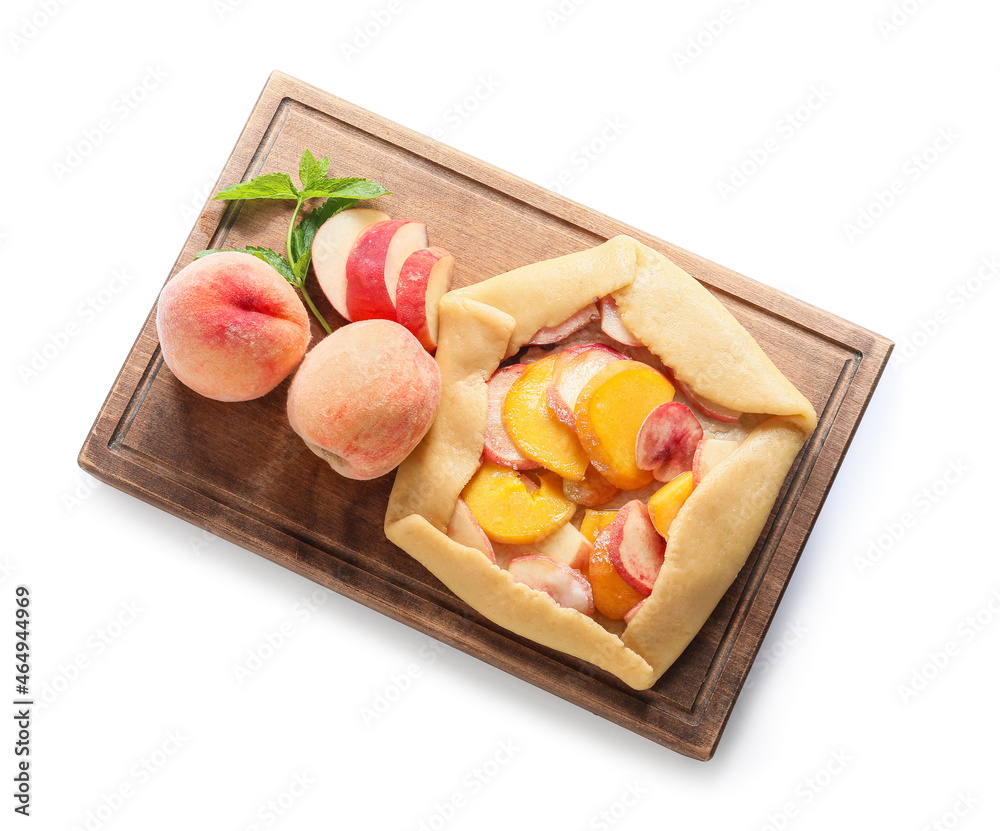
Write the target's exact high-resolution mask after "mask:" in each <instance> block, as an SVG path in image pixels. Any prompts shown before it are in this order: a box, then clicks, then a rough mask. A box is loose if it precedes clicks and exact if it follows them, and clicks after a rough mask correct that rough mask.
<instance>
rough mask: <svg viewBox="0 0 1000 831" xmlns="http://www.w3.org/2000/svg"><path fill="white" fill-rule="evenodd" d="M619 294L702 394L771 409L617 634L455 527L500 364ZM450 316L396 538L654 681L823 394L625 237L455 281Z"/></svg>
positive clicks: (550, 641) (545, 641)
mask: <svg viewBox="0 0 1000 831" xmlns="http://www.w3.org/2000/svg"><path fill="white" fill-rule="evenodd" d="M607 294H613V295H614V296H615V298H616V300H617V302H618V307H619V313H620V314H621V317H622V320H623V321H624V323H625V325H626V326H627V327H628V328H629V329H630V331H632V333H633V334H635V335H636V336H637V337H638V338H639V339H640V340H642V341H643V343H644V344H645V345H646V346H647V347H648V348H649V349H650V351H651V352H653V353H654V354H656V355H657V356H658V357H659V358H660V360H662V361H663V363H664V364H665V365H667V366H670V367H671V369H672V370H673V371H674V373H675V375H676V376H677V377H678V378H680V379H681V380H683V381H684V382H685V383H687V384H688V385H689V386H690V387H691V388H692V389H693V390H694V391H695V392H696V393H698V394H699V395H702V396H704V397H705V398H707V399H709V400H711V401H714V402H716V403H718V404H722V405H724V406H726V407H730V408H731V409H735V410H739V411H740V412H746V413H758V414H763V415H766V416H769V417H767V418H764V419H763V420H762V421H761V422H760V423H759V424H757V426H755V427H754V428H753V429H752V430H751V431H750V434H749V435H748V437H747V439H746V440H744V442H743V443H741V445H740V446H739V447H738V448H737V449H736V450H735V451H734V452H733V454H732V455H731V456H730V457H729V458H728V459H726V460H725V461H724V462H722V463H720V464H719V465H718V466H717V467H716V468H714V469H713V470H712V471H710V473H709V474H708V475H707V476H706V477H705V478H704V480H703V481H702V482H701V483H700V484H699V485H698V487H697V488H696V489H695V491H694V493H693V494H692V496H691V497H690V498H689V499H688V500H687V502H686V503H685V505H684V506H683V508H682V509H681V512H680V513H679V514H678V516H677V518H676V519H675V521H674V524H673V525H672V526H671V533H670V535H669V538H668V542H667V551H666V558H665V561H664V568H663V569H662V570H661V572H660V575H659V577H658V579H657V582H656V584H655V586H654V589H653V593H652V595H651V596H650V597H649V598H648V599H647V600H646V602H645V603H644V604H643V606H642V608H641V609H640V611H639V612H638V613H637V614H636V615H635V616H634V617H633V618H632V620H631V621H630V623H629V624H628V626H627V627H626V629H625V632H624V633H623V635H622V636H621V637H619V636H618V635H615V634H613V633H611V632H609V631H608V630H606V629H604V627H602V626H601V625H600V624H598V623H597V622H596V621H594V620H593V619H591V618H589V617H587V616H586V615H583V614H581V613H580V612H577V611H575V610H572V609H565V608H562V607H560V606H558V605H557V604H556V603H555V602H554V601H552V599H551V598H549V597H548V596H547V595H545V594H544V593H542V592H538V591H535V590H533V589H530V588H528V587H527V586H525V585H523V584H520V583H518V582H516V581H515V580H514V579H513V578H512V577H511V576H510V574H509V573H508V572H506V571H505V570H503V569H501V568H499V567H498V566H496V565H494V564H492V563H491V562H490V561H489V560H488V559H487V558H486V557H485V556H484V555H483V554H482V553H481V552H478V551H475V550H474V549H471V548H468V547H466V546H462V545H460V544H458V543H456V542H454V541H453V540H451V539H450V538H449V537H448V536H447V535H446V534H445V527H446V526H447V523H448V520H449V519H450V517H451V515H452V513H453V512H454V509H455V504H456V502H457V500H458V497H459V495H460V494H461V491H462V489H463V488H464V487H465V485H466V484H467V482H468V481H469V479H470V478H471V477H472V475H473V474H474V473H475V471H476V469H477V468H478V466H479V464H480V461H481V456H482V450H483V437H484V432H485V425H486V383H487V381H488V380H489V378H490V376H491V375H492V373H493V372H494V371H495V370H496V368H497V366H499V364H500V362H501V361H503V360H504V358H506V357H509V356H511V355H513V354H515V353H516V352H517V351H518V349H520V347H521V346H523V345H524V344H525V343H527V342H528V341H529V340H530V338H531V336H532V335H533V334H534V333H535V332H536V331H538V329H540V328H542V327H544V326H554V325H556V324H558V323H559V322H561V321H562V320H565V319H566V318H567V317H569V316H570V315H572V314H574V313H575V312H577V311H579V310H580V309H582V308H583V307H585V306H586V305H587V304H589V303H591V302H593V301H594V300H595V299H596V298H598V297H602V296H605V295H607ZM439 325H440V330H439V344H438V350H437V360H438V364H439V366H440V368H441V372H442V398H441V404H440V406H439V410H438V415H437V417H436V419H435V422H434V424H433V425H432V427H431V430H430V432H429V433H428V434H427V436H426V437H425V438H424V440H423V442H421V444H420V445H419V446H418V447H417V449H416V450H415V451H414V452H413V453H412V454H410V456H409V457H408V458H407V459H406V460H405V461H404V462H403V464H402V465H401V466H400V467H399V469H398V470H397V473H396V480H395V483H394V486H393V490H392V494H391V495H390V500H389V506H388V509H387V512H386V521H385V533H386V536H387V537H388V538H389V540H390V541H391V542H393V543H394V544H395V545H397V546H399V547H400V548H402V549H403V550H404V551H406V552H407V553H408V554H410V555H411V556H412V557H414V558H415V559H416V560H418V561H419V562H420V563H422V564H423V565H424V566H425V567H426V568H427V569H428V570H429V571H430V572H431V573H432V574H434V575H435V576H436V577H437V578H438V579H439V580H440V581H441V582H442V583H443V584H444V585H445V586H447V587H448V588H449V589H450V590H451V591H452V592H454V593H455V594H456V596H458V597H459V598H461V599H462V600H463V601H465V602H466V603H468V604H469V605H470V606H472V607H473V608H474V609H476V610H477V611H478V612H480V613H481V614H483V615H484V616H486V617H487V618H489V619H490V620H492V621H493V622H494V623H496V624H498V625H500V626H503V627H504V628H506V629H508V630H510V631H512V632H514V633H516V634H518V635H520V636H522V637H525V638H529V639H531V640H533V641H535V642H537V643H540V644H542V645H544V646H546V647H549V648H552V649H556V650H559V651H561V652H564V653H566V654H569V655H573V656H575V657H577V658H581V659H583V660H586V661H588V662H590V663H592V664H594V665H596V666H598V667H600V668H602V669H604V670H606V671H608V672H610V673H612V674H614V675H616V676H617V677H618V678H620V679H621V680H622V681H624V682H625V683H626V684H628V685H629V686H631V687H633V688H635V689H648V688H649V687H651V686H652V685H653V684H654V683H655V682H656V681H657V680H658V679H659V678H660V677H661V676H662V675H663V673H664V672H666V670H667V669H668V668H669V667H670V666H671V665H672V664H673V663H674V662H675V661H676V659H677V658H678V657H679V656H680V654H681V653H682V652H683V651H684V649H685V648H686V647H687V646H688V644H689V643H690V642H691V640H692V639H693V638H694V636H695V635H696V634H697V633H698V631H699V630H700V629H701V627H702V626H703V625H704V623H705V621H706V620H707V619H708V617H709V616H710V615H711V613H712V611H713V610H714V608H715V607H716V605H717V604H718V602H719V600H720V599H721V598H722V596H723V595H724V594H725V593H726V591H727V590H728V588H729V586H730V585H731V584H732V582H733V580H734V579H735V578H736V576H737V575H738V574H739V571H740V569H741V568H742V567H743V565H744V563H745V562H746V559H747V557H748V556H749V555H750V553H751V552H752V551H753V548H754V546H755V544H756V541H757V539H758V537H759V536H760V533H761V530H762V529H763V527H764V525H765V524H766V522H767V518H768V516H769V515H770V512H771V509H772V507H773V504H774V501H775V499H776V497H777V495H778V493H779V491H780V489H781V486H782V484H783V482H784V480H785V478H786V476H787V474H788V471H789V469H790V468H791V465H792V464H793V462H794V459H795V456H796V454H797V453H798V451H799V449H800V448H801V447H802V445H803V444H804V443H805V441H806V439H807V438H808V436H809V434H810V433H811V432H812V430H813V429H814V427H815V424H816V413H815V411H814V409H813V407H812V405H811V404H810V403H809V402H808V400H807V399H806V398H805V397H804V396H803V395H802V394H801V393H800V392H799V391H798V390H797V389H796V388H795V387H794V385H792V383H791V382H790V381H788V379H787V378H785V376H784V375H783V374H782V373H781V372H780V371H779V370H778V369H777V368H776V367H775V366H774V364H773V363H772V362H771V360H770V359H769V358H768V357H767V355H766V354H765V353H764V351H763V350H762V349H761V348H760V346H759V345H758V344H757V343H756V341H755V340H754V339H753V338H752V337H751V336H750V334H749V333H748V332H747V331H746V330H745V329H744V328H743V327H742V326H741V325H740V323H739V322H738V321H737V320H736V318H735V317H734V316H733V315H732V314H731V313H730V312H729V311H728V310H727V309H725V307H723V306H722V304H721V303H720V302H719V301H718V300H717V299H716V298H715V297H714V296H713V295H712V294H711V292H709V291H708V290H707V289H706V288H705V287H704V286H702V285H701V284H700V283H698V281H696V280H695V279H694V278H693V277H691V276H690V275H689V274H687V273H686V272H684V271H683V270H682V269H680V268H679V267H678V266H677V265H676V264H674V263H673V262H671V261H670V260H669V259H667V258H666V257H664V256H663V255H662V254H660V253H659V252H657V251H654V250H653V249H651V248H649V247H647V246H645V245H643V244H641V243H639V242H638V241H636V240H634V239H632V238H631V237H627V236H619V237H615V238H613V239H611V240H609V241H607V242H605V243H603V244H601V245H598V246H595V247H594V248H590V249H586V250H583V251H579V252H575V253H572V254H568V255H565V256H563V257H557V258H554V259H552V260H546V261H542V262H539V263H534V264H531V265H527V266H523V267H521V268H517V269H514V270H513V271H510V272H506V273H505V274H501V275H498V276H496V277H492V278H490V279H488V280H484V281H483V282H481V283H477V284H475V285H472V286H469V287H466V288H463V289H458V290H455V291H451V292H448V293H447V294H446V295H445V296H444V297H443V298H442V301H441V306H440V324H439Z"/></svg>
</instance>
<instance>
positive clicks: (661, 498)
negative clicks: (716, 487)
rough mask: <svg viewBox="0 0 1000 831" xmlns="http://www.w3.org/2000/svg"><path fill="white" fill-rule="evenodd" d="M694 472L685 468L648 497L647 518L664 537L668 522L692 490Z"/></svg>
mask: <svg viewBox="0 0 1000 831" xmlns="http://www.w3.org/2000/svg"><path fill="white" fill-rule="evenodd" d="M694 486H695V482H694V473H692V472H691V471H690V470H686V471H684V472H683V473H681V474H680V475H679V476H677V477H676V478H674V479H671V480H670V481H669V482H667V484H665V485H664V486H663V487H662V488H660V489H659V490H658V491H657V492H656V493H654V494H653V495H652V496H651V497H649V502H648V503H646V507H647V508H648V510H649V518H650V520H651V521H652V523H653V527H654V528H655V529H656V530H657V531H659V533H660V536H662V537H663V538H664V539H666V538H667V536H668V535H669V533H670V523H672V522H673V521H674V518H675V517H676V516H677V514H678V513H679V512H680V509H681V508H682V507H683V505H684V503H685V502H686V501H687V498H688V497H689V496H690V495H691V494H692V493H693V492H694Z"/></svg>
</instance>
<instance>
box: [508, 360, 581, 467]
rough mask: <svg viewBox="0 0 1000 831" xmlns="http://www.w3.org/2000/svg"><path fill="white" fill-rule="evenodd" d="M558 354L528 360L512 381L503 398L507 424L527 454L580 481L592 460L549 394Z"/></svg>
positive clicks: (515, 441) (516, 441) (541, 463)
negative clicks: (566, 423) (532, 361)
mask: <svg viewBox="0 0 1000 831" xmlns="http://www.w3.org/2000/svg"><path fill="white" fill-rule="evenodd" d="M556 357H557V356H556V355H550V356H548V357H546V358H542V359H541V360H538V361H535V362H534V363H531V364H528V368H527V369H525V370H524V372H523V373H522V375H521V377H520V378H518V379H517V380H516V381H515V382H514V383H513V384H512V385H511V388H510V389H509V390H508V391H507V395H506V396H504V400H503V424H504V427H505V428H506V429H507V434H508V435H509V436H510V438H511V440H512V441H513V442H514V444H516V445H517V446H518V448H519V449H520V450H521V452H522V453H523V454H524V455H525V456H527V457H528V458H529V459H533V460H534V461H536V462H538V463H539V464H540V465H542V466H544V467H546V468H548V469H549V470H551V471H553V472H554V473H558V474H559V475H560V476H561V477H562V478H563V479H570V480H572V481H574V482H580V481H582V480H583V477H584V474H585V473H586V472H587V465H588V464H589V463H590V460H589V459H588V458H587V454H586V453H585V452H584V449H583V448H582V447H581V446H580V442H579V440H578V439H577V437H576V433H575V432H573V428H572V427H568V426H567V425H565V424H563V423H562V422H561V421H560V420H559V419H558V418H557V417H556V414H555V413H554V412H553V411H552V408H551V407H550V406H549V400H548V396H547V395H546V390H548V387H549V385H550V384H551V383H552V369H553V366H554V365H555V362H556Z"/></svg>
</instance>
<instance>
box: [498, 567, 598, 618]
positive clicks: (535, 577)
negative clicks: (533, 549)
mask: <svg viewBox="0 0 1000 831" xmlns="http://www.w3.org/2000/svg"><path fill="white" fill-rule="evenodd" d="M508 570H509V571H510V576H511V577H513V578H514V579H515V580H517V582H518V583H524V585H526V586H527V587H528V588H531V589H535V590H536V591H540V592H544V593H545V594H547V595H548V596H549V597H551V598H552V599H553V600H554V601H555V602H556V603H558V604H559V605H560V606H562V607H564V608H566V609H576V610H577V611H578V612H583V614H585V615H588V616H589V615H592V614H594V591H593V589H592V588H591V586H590V583H589V582H588V581H587V578H586V577H584V576H583V574H582V573H580V572H579V571H577V570H576V569H575V568H571V567H570V566H568V565H566V564H565V563H561V562H559V561H558V560H553V559H551V558H549V557H546V556H544V555H542V554H529V555H528V556H526V557H518V558H516V559H514V560H511V561H510V568H509V569H508Z"/></svg>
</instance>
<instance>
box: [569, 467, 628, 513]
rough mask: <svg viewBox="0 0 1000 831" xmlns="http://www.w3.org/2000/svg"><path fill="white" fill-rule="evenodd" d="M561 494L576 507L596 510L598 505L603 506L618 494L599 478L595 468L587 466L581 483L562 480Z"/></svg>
mask: <svg viewBox="0 0 1000 831" xmlns="http://www.w3.org/2000/svg"><path fill="white" fill-rule="evenodd" d="M563 494H564V495H565V496H566V498H567V499H569V500H571V501H572V502H575V503H576V504H577V505H583V506H584V507H586V508H596V507H597V506H598V505H604V504H606V503H607V502H610V501H611V500H612V499H614V498H615V496H616V495H617V494H618V488H616V487H615V486H614V485H612V484H611V483H610V482H609V481H608V480H607V479H605V478H604V477H603V476H601V474H600V473H598V472H597V468H595V467H594V466H593V465H588V466H587V472H586V473H584V474H583V480H582V481H580V482H573V481H572V480H570V479H564V480H563Z"/></svg>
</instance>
